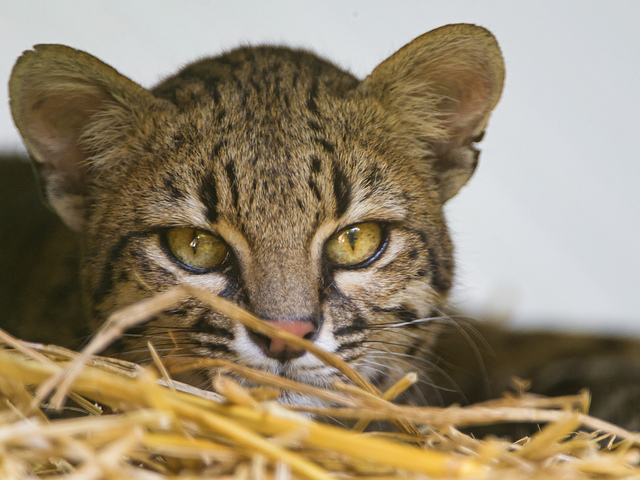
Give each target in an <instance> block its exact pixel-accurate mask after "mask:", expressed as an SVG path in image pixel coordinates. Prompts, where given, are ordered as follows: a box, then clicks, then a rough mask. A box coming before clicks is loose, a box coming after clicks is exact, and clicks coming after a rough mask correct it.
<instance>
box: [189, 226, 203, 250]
mask: <svg viewBox="0 0 640 480" xmlns="http://www.w3.org/2000/svg"><path fill="white" fill-rule="evenodd" d="M198 243H200V235H199V234H198V232H197V231H196V230H194V231H193V239H192V240H191V243H190V244H189V246H190V247H191V250H193V254H194V255H195V254H196V252H197V251H198Z"/></svg>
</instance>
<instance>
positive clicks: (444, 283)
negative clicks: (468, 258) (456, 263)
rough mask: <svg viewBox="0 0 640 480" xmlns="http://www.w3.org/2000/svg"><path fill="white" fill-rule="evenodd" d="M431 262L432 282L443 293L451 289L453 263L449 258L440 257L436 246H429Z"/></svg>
mask: <svg viewBox="0 0 640 480" xmlns="http://www.w3.org/2000/svg"><path fill="white" fill-rule="evenodd" d="M428 251H429V262H430V264H431V284H432V285H433V286H434V288H435V289H436V290H438V291H439V292H441V293H445V292H448V291H449V289H451V280H452V276H453V264H452V263H451V261H450V260H449V259H447V258H444V259H442V258H438V254H437V252H436V251H435V249H434V248H432V247H429V249H428Z"/></svg>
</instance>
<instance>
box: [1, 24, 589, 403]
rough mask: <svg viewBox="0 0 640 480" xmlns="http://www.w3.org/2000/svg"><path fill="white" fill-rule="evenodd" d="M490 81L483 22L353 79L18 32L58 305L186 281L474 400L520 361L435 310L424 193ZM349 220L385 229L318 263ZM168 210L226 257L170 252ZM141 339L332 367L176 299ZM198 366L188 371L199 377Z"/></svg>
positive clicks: (436, 237)
mask: <svg viewBox="0 0 640 480" xmlns="http://www.w3.org/2000/svg"><path fill="white" fill-rule="evenodd" d="M503 81H504V64H503V60H502V56H501V53H500V50H499V48H498V45H497V43H496V41H495V39H494V38H493V36H492V35H491V34H490V33H489V32H488V31H487V30H485V29H482V28H480V27H476V26H472V25H449V26H446V27H442V28H439V29H437V30H434V31H432V32H429V33H427V34H425V35H423V36H421V37H419V38H417V39H415V40H414V41H413V42H411V43H410V44H408V45H407V46H405V47H403V48H402V49H401V50H399V51H398V52H397V53H396V54H394V55H392V56H391V57H390V58H389V59H387V60H385V61H384V62H383V63H382V64H381V65H380V66H378V67H377V68H376V69H375V70H374V71H373V72H372V74H371V75H370V76H369V77H367V78H366V79H364V80H362V81H360V80H358V79H356V78H354V77H353V76H352V75H350V74H349V73H347V72H344V71H342V70H340V69H338V68H337V67H335V66H334V65H332V64H331V63H329V62H327V61H325V60H322V59H319V58H318V57H316V56H315V55H313V54H311V53H309V52H306V51H302V50H291V49H288V48H277V47H253V48H250V47H245V48H239V49H236V50H233V51H231V52H228V53H226V54H223V55H221V56H219V57H213V58H208V59H204V60H201V61H199V62H196V63H194V64H191V65H189V66H187V67H186V68H185V69H183V70H182V71H180V72H178V73H177V74H176V75H175V76H172V77H170V78H168V79H167V80H165V81H164V82H162V83H161V84H160V85H158V86H156V87H155V88H153V89H151V90H146V89H144V88H142V87H140V86H139V85H137V84H135V83H134V82H132V81H131V80H129V79H127V78H125V77H123V76H121V75H120V74H119V73H117V72H116V71H115V70H114V69H112V68H111V67H109V66H107V65H105V64H103V63H102V62H100V61H99V60H97V59H95V58H94V57H92V56H90V55H88V54H86V53H84V52H79V51H77V50H73V49H71V48H69V47H64V46H60V45H40V46H36V47H35V49H34V50H33V51H28V52H25V54H24V55H23V56H22V57H21V58H20V59H19V61H18V62H17V64H16V66H15V68H14V71H13V74H12V77H11V81H10V99H11V108H12V113H13V116H14V120H15V123H16V125H17V127H18V129H19V130H20V133H21V134H22V136H23V139H24V141H25V144H26V145H27V148H28V149H29V152H30V154H31V156H32V158H33V160H34V165H35V166H36V169H37V171H38V173H39V177H40V180H41V184H42V189H43V191H44V192H45V196H46V198H47V200H48V202H49V203H50V205H52V206H53V208H54V209H55V210H56V212H57V213H58V215H59V216H60V217H61V218H62V219H63V220H64V222H65V223H66V224H67V225H68V226H69V227H70V228H71V229H73V230H75V231H76V232H77V233H78V236H79V239H80V243H81V250H82V252H83V261H82V263H83V267H82V286H83V291H84V299H85V300H84V306H85V309H86V315H85V316H84V317H83V316H82V315H80V314H79V310H78V309H77V308H76V309H73V308H69V309H67V315H63V316H62V317H59V318H64V321H63V324H65V325H68V324H70V323H73V324H74V325H75V324H82V318H88V319H90V320H91V322H92V323H93V327H94V328H95V327H96V326H97V325H99V324H100V323H101V322H103V321H104V320H105V318H106V317H107V316H108V315H109V314H110V313H112V312H113V311H115V310H116V309H118V308H120V307H123V306H125V305H128V304H130V303H132V302H134V301H136V300H139V299H142V298H146V297H150V296H152V295H155V294H157V293H159V292H162V291H164V290H166V289H167V288H169V287H170V286H172V285H175V284H178V283H190V284H193V285H198V286H201V287H204V288H208V289H210V290H211V291H213V292H214V293H216V294H219V295H221V296H223V297H225V298H228V299H231V300H232V301H234V302H236V303H238V304H240V305H242V306H243V307H245V308H247V309H249V310H250V311H252V312H253V313H255V314H257V315H259V316H261V317H263V318H265V319H270V320H280V321H282V320H285V321H289V320H291V321H293V320H308V321H311V322H313V323H314V325H316V326H318V333H317V334H316V336H315V341H316V343H318V344H319V345H320V346H322V347H323V348H325V349H327V350H330V351H333V352H335V353H337V354H338V355H340V356H341V357H342V358H343V359H344V360H346V361H348V362H350V363H351V364H352V365H353V366H355V367H356V368H357V369H358V370H360V371H361V372H362V373H363V374H364V375H366V376H367V377H368V378H370V379H371V380H372V381H374V382H375V383H377V384H379V385H380V386H381V387H382V388H385V387H386V386H388V385H389V384H391V383H393V382H395V381H396V380H397V379H398V378H399V377H400V376H402V375H403V374H404V373H406V372H407V371H410V370H418V371H422V372H423V383H422V384H421V385H420V386H419V387H418V388H416V389H415V390H413V391H412V392H411V393H410V395H408V398H407V401H413V402H416V403H422V404H424V403H433V402H444V403H449V402H451V401H461V400H463V399H464V398H465V395H466V397H467V398H468V399H470V400H478V399H481V398H484V397H486V396H488V395H491V392H487V391H486V387H487V385H486V384H483V382H484V381H485V380H487V379H489V380H490V384H492V385H494V386H499V387H500V388H501V387H502V386H504V385H506V384H505V382H504V379H505V378H507V377H508V376H509V375H510V374H511V373H525V374H532V375H535V372H534V370H533V369H531V368H529V365H528V364H526V362H524V364H522V363H521V364H520V365H519V367H521V368H519V369H518V368H516V364H515V363H514V362H513V361H512V360H513V358H515V357H516V356H517V355H514V354H513V352H511V353H510V355H511V356H507V357H502V356H500V355H501V352H506V351H509V348H507V346H508V345H509V342H510V340H505V341H502V340H500V338H502V337H499V336H495V335H493V333H491V332H492V331H491V330H487V331H486V332H487V333H486V335H487V336H488V337H490V338H491V339H493V340H494V343H495V344H500V345H503V348H501V349H500V351H499V355H498V357H497V358H499V359H500V361H499V362H493V361H492V360H491V357H490V356H486V355H485V358H484V359H482V358H480V357H482V356H483V355H484V354H485V352H484V351H483V350H482V349H480V350H476V349H475V346H474V343H477V342H476V341H474V340H472V341H470V342H467V341H466V340H465V339H464V338H462V337H460V336H458V337H457V339H456V340H455V341H451V339H450V338H449V336H450V334H451V332H452V331H454V330H455V328H461V329H462V330H461V331H465V330H464V328H465V327H458V324H457V322H456V321H455V320H453V319H452V318H450V317H448V316H447V315H446V314H445V313H444V312H445V311H446V306H447V305H446V304H447V296H448V293H449V290H450V288H451V285H452V282H453V275H454V259H453V247H452V244H451V240H450V238H449V234H448V231H447V227H446V224H445V220H444V216H443V205H444V203H445V202H446V201H447V200H448V199H449V198H451V197H452V196H453V195H455V193H456V192H457V191H458V190H459V189H460V188H461V187H462V186H463V185H464V184H465V183H466V182H467V180H468V179H469V178H470V176H471V175H472V173H473V171H474V169H475V167H476V163H477V158H478V151H477V150H476V148H475V146H474V143H475V142H476V141H477V140H478V139H479V138H480V137H481V135H482V133H483V131H484V129H485V127H486V125H487V122H488V119H489V116H490V113H491V111H492V109H493V108H494V107H495V106H496V104H497V102H498V99H499V97H500V93H501V90H502V84H503ZM365 221H366V222H378V223H379V224H380V225H382V226H383V230H384V232H385V233H386V234H387V236H388V238H387V243H386V246H385V247H384V249H383V251H381V253H380V254H379V256H377V257H376V258H375V260H373V261H372V262H370V263H367V264H366V265H364V266H361V267H359V268H338V267H336V266H335V265H332V264H330V263H329V262H327V260H326V259H325V258H324V244H325V242H326V241H327V240H328V239H329V237H331V235H333V234H334V233H335V232H337V231H340V230H341V229H344V228H345V227H348V226H350V225H354V224H357V223H360V222H365ZM172 227H193V228H197V229H198V230H202V231H206V232H209V233H211V234H213V235H216V236H218V237H220V238H221V239H222V240H224V242H226V244H228V246H229V248H230V250H231V251H232V260H231V261H230V262H227V263H225V264H224V266H223V267H221V268H220V269H218V270H214V271H210V272H207V273H204V274H203V273H194V272H193V271H190V270H189V269H185V268H184V266H181V265H180V264H179V263H178V262H176V261H175V259H172V256H171V253H170V251H169V250H168V248H167V245H166V242H165V241H164V240H163V238H164V237H163V235H164V233H163V232H165V231H166V229H168V228H172ZM55 228H56V229H60V227H59V226H56V227H55ZM56 231H57V230H56ZM62 235H63V237H64V238H68V233H65V234H62ZM65 235H66V236H65ZM61 238H62V237H61ZM53 243H55V242H53ZM72 244H73V241H71V243H69V245H72ZM37 245H40V244H37ZM16 248H18V247H16ZM42 248H44V247H42ZM38 249H39V247H38V248H36V250H38ZM69 251H73V248H71V250H69ZM12 268H13V267H12ZM54 268H58V269H59V270H58V271H68V269H67V267H64V268H65V269H67V270H63V267H62V266H60V265H58V266H57V267H54ZM65 278H74V279H75V278H76V277H75V276H73V275H69V276H67V277H65ZM26 283H28V282H21V283H20V286H18V287H16V291H17V290H20V291H23V290H24V288H23V285H24V284H26ZM71 284H73V282H71ZM74 285H75V284H74ZM66 291H67V292H69V291H73V289H72V288H67V290H66ZM19 298H22V297H20V296H19ZM25 298H26V297H25ZM68 298H69V300H68V304H69V305H71V304H73V305H77V304H78V301H77V299H76V298H75V297H74V296H73V295H69V296H68ZM10 301H11V300H7V303H10ZM25 303H27V302H25V301H22V300H20V301H18V302H16V304H20V305H24V304H25ZM21 309H22V307H20V308H14V309H13V310H12V312H14V313H12V314H11V315H10V319H11V320H10V322H9V324H10V325H14V326H15V325H18V324H19V323H20V319H19V315H20V313H19V312H20V311H21ZM52 317H53V316H51V315H50V316H49V317H48V318H52ZM52 321H53V320H52ZM447 326H448V327H449V328H446V329H445V330H446V332H447V333H446V334H443V337H442V340H441V341H440V342H439V343H437V344H436V339H437V335H438V332H439V331H441V330H443V328H444V327H447ZM466 328H468V327H466ZM71 330H72V331H73V332H76V333H77V329H75V328H73V329H71ZM43 336H44V337H47V335H43ZM461 338H462V340H461ZM508 338H510V339H513V338H514V337H512V336H509V337H508ZM148 340H150V341H152V342H153V343H154V345H155V347H156V348H157V349H158V350H159V351H160V352H161V353H164V354H166V353H169V352H171V353H172V354H174V355H202V356H208V357H224V358H229V359H231V360H234V361H237V362H240V363H243V364H247V365H251V366H254V367H257V368H262V369H265V370H269V371H274V372H277V373H280V374H282V375H286V376H289V377H291V378H295V379H298V380H302V381H306V382H310V383H314V384H328V383H329V382H331V381H332V380H333V379H334V378H335V376H336V375H337V374H336V372H333V371H332V370H331V369H328V368H326V367H323V366H321V365H320V364H319V362H318V361H317V360H315V359H314V358H313V357H311V356H310V355H304V356H302V357H300V358H297V359H293V360H286V361H280V360H277V359H274V358H268V357H267V356H265V354H264V353H263V351H261V350H260V348H258V346H256V344H255V343H254V341H253V340H252V338H251V337H250V335H249V334H248V332H247V331H246V330H245V329H244V327H242V326H239V325H235V324H232V323H231V322H230V321H229V320H228V319H227V318H225V317H224V316H222V315H220V314H218V313H217V312H214V311H211V310H210V309H208V308H206V307H205V306H204V305H202V304H200V303H199V302H196V301H195V300H190V301H185V302H184V303H183V304H182V305H180V306H178V307H176V308H175V309H173V310H171V311H168V312H165V313H163V314H162V315H159V316H158V317H156V318H154V319H153V320H152V321H151V322H149V323H148V324H147V325H145V326H144V327H143V328H141V329H138V330H136V331H133V332H129V334H128V335H127V336H126V337H125V341H124V342H123V343H122V344H121V345H120V347H121V349H122V352H121V353H122V354H123V355H126V356H128V357H130V358H134V359H136V360H141V361H144V360H146V359H147V357H148V351H147V347H146V343H147V341H148ZM533 341H534V345H535V342H536V341H537V340H533ZM533 351H536V350H535V348H534V350H533ZM474 352H475V353H477V356H474ZM580 352H582V350H580ZM463 353H464V354H463ZM452 355H453V358H451V357H452ZM468 356H470V357H471V358H467V357H468ZM534 357H535V355H534ZM461 358H464V359H465V360H464V361H462V360H460V359H461ZM505 358H506V359H505ZM443 359H446V360H447V363H444V364H443V363H442V360H443ZM510 359H511V360H510ZM505 365H506V366H510V367H513V368H507V369H505V368H502V367H504V366H505ZM470 366H471V367H472V368H470ZM482 366H487V367H489V368H490V371H489V373H488V374H487V373H482V371H481V370H479V369H481V367H482ZM447 372H449V373H451V374H452V375H454V377H448V376H447V375H448V374H447ZM494 372H499V374H496V376H494ZM210 373H211V372H202V375H200V376H199V377H197V378H190V379H189V381H191V382H193V383H196V384H199V385H202V386H205V387H208V386H209V380H210ZM430 377H433V378H434V379H435V380H434V381H435V382H436V384H435V385H430V383H429V382H430V380H429V378H430ZM478 379H479V380H478ZM456 386H459V387H461V388H462V392H455V394H453V395H451V394H448V393H447V392H446V391H444V392H440V391H439V389H440V388H444V389H445V390H446V389H447V388H448V387H452V388H454V389H455V387H456ZM493 393H498V392H497V391H495V390H494V392H493ZM283 400H288V401H303V400H301V399H299V398H288V399H283Z"/></svg>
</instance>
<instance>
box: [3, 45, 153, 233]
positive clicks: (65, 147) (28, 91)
mask: <svg viewBox="0 0 640 480" xmlns="http://www.w3.org/2000/svg"><path fill="white" fill-rule="evenodd" d="M9 99H10V106H11V113H12V115H13V120H14V122H15V124H16V127H17V128H18V130H19V131H20V134H21V136H22V138H23V140H24V143H25V145H26V147H27V149H28V150H29V153H30V155H31V157H32V159H33V160H34V161H35V165H36V168H37V170H38V172H39V175H40V179H41V182H42V186H43V190H44V192H45V196H46V198H47V200H48V201H49V203H50V204H51V206H52V207H53V208H54V209H55V210H56V211H57V212H58V214H59V215H60V217H61V218H62V219H63V220H64V221H65V222H66V223H67V225H69V226H70V227H71V228H73V229H75V230H80V229H81V228H82V225H83V219H84V211H83V210H84V209H83V207H84V198H85V197H84V193H85V190H86V185H87V181H88V178H87V176H88V172H89V170H90V166H89V163H90V162H91V161H92V160H93V159H94V158H93V157H94V156H96V155H98V154H100V150H101V149H104V148H105V147H108V144H109V143H111V144H114V143H113V142H117V141H118V140H122V137H123V136H125V135H127V133H130V131H131V129H132V128H135V122H136V121H139V118H140V117H141V116H144V112H145V111H148V110H149V109H150V108H151V106H152V105H153V104H154V103H156V102H158V100H157V99H155V97H153V95H152V94H151V93H150V92H149V91H148V90H145V89H144V88H142V87H141V86H139V85H138V84H136V83H134V82H133V81H131V80H129V79H128V78H126V77H124V76H122V75H120V74H119V73H118V72H117V71H116V70H114V69H113V68H111V67H110V66H108V65H106V64H104V63H102V62H101V61H100V60H98V59H97V58H95V57H93V56H91V55H89V54H87V53H85V52H82V51H79V50H74V49H72V48H69V47H66V46H64V45H36V46H35V47H34V50H32V51H26V52H24V54H23V55H22V56H21V57H20V58H19V59H18V61H17V62H16V64H15V66H14V67H13V71H12V74H11V78H10V81H9Z"/></svg>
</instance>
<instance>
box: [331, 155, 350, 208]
mask: <svg viewBox="0 0 640 480" xmlns="http://www.w3.org/2000/svg"><path fill="white" fill-rule="evenodd" d="M333 195H334V197H335V199H336V217H341V216H342V215H344V214H345V212H346V211H347V209H348V208H349V205H350V203H351V185H350V184H349V181H348V180H347V177H345V175H344V173H343V171H342V170H341V169H340V167H339V166H338V164H337V163H334V164H333Z"/></svg>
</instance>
